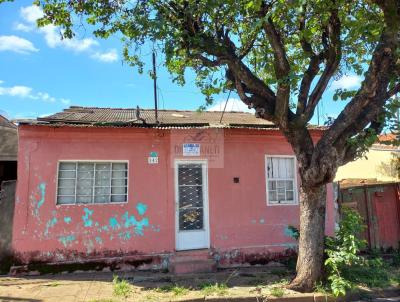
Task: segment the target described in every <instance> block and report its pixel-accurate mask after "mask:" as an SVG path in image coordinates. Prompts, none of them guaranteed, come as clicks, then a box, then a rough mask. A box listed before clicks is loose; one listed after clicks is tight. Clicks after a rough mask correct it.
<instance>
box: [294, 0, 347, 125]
mask: <svg viewBox="0 0 400 302" xmlns="http://www.w3.org/2000/svg"><path fill="white" fill-rule="evenodd" d="M340 33H341V24H340V20H339V16H338V10H337V7H333V8H332V9H331V12H330V17H329V22H328V24H327V27H326V36H327V37H328V38H329V43H328V46H327V47H328V48H327V50H326V58H327V62H326V67H325V69H324V71H323V73H322V75H321V77H320V78H319V80H318V82H317V84H316V86H315V88H314V90H313V92H312V93H311V95H310V97H309V99H308V101H307V105H306V107H305V110H304V117H303V118H304V121H305V122H307V121H309V120H310V119H311V117H312V116H313V115H314V110H315V108H316V106H317V104H318V102H319V101H320V100H321V97H322V94H323V93H324V91H325V90H326V87H327V86H328V83H329V81H330V79H331V78H332V76H333V75H334V74H335V72H336V70H337V68H338V67H339V63H340V60H341V56H342V52H341V40H340ZM315 60H316V59H315ZM313 63H314V64H316V62H313ZM312 67H314V66H312ZM314 68H316V67H314ZM314 72H315V71H314ZM314 72H310V75H311V76H312V75H313V74H314ZM308 85H311V83H309V84H308V83H305V87H304V88H305V90H306V88H307V86H308ZM305 90H304V91H303V92H302V94H305ZM303 102H304V101H303Z"/></svg>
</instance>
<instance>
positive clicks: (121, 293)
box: [113, 275, 132, 298]
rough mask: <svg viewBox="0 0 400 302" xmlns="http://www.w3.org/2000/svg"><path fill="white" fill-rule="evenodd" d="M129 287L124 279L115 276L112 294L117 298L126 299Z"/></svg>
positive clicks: (129, 291) (129, 290)
mask: <svg viewBox="0 0 400 302" xmlns="http://www.w3.org/2000/svg"><path fill="white" fill-rule="evenodd" d="M131 290H132V289H131V285H130V284H129V282H128V281H126V280H124V279H119V278H118V276H117V275H115V276H114V278H113V293H114V295H115V296H117V297H121V298H127V297H128V296H129V294H130V293H131Z"/></svg>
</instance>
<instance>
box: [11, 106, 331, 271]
mask: <svg viewBox="0 0 400 302" xmlns="http://www.w3.org/2000/svg"><path fill="white" fill-rule="evenodd" d="M154 116H155V112H154V111H153V110H141V111H138V110H133V109H110V108H83V107H71V108H69V109H66V110H64V111H63V112H60V113H57V114H54V115H51V116H48V117H45V118H38V120H31V121H21V122H20V124H19V157H18V160H19V171H18V172H19V179H18V185H17V197H16V198H17V199H16V208H15V220H14V227H13V248H14V251H15V252H16V254H17V255H18V257H19V258H20V260H23V261H25V262H28V261H31V260H36V261H38V260H39V261H61V260H77V259H81V260H82V259H89V258H94V257H111V256H121V255H122V256H124V255H125V256H127V255H131V256H135V257H136V258H135V259H138V258H140V257H142V259H149V257H150V260H143V261H148V262H146V263H150V264H151V265H153V266H152V267H160V266H162V265H165V263H168V261H163V260H171V262H172V261H173V259H175V258H174V257H177V254H176V253H175V252H176V251H186V250H196V249H203V250H202V252H204V253H206V254H207V255H212V256H213V259H212V260H213V261H217V262H218V264H219V265H220V266H224V265H230V264H233V263H243V262H248V263H265V262H266V261H269V260H271V259H275V258H277V257H280V256H282V255H287V254H288V253H290V251H291V250H293V249H295V248H296V245H297V242H296V240H295V239H294V238H293V232H292V229H291V228H290V226H294V227H298V224H299V205H298V199H299V196H298V195H299V194H298V185H299V177H298V175H297V173H296V171H297V168H296V160H295V157H294V154H293V151H292V148H291V146H290V145H289V143H288V142H287V141H286V139H285V138H284V136H283V135H282V133H281V132H280V131H279V130H278V129H277V128H276V127H274V125H273V124H272V123H270V122H268V121H265V120H262V119H257V118H255V117H254V115H252V114H249V113H239V112H236V113H235V112H226V113H225V115H224V116H223V121H222V123H220V118H221V112H201V113H200V112H194V111H172V110H171V111H170V110H160V111H158V116H159V120H158V122H157V121H156V120H155V117H154ZM323 130H324V128H323V127H310V131H311V135H312V137H313V138H314V139H315V140H318V139H319V137H320V136H321V135H322V133H323ZM327 187H328V195H327V220H326V232H327V233H328V234H332V232H333V229H334V205H333V198H332V196H333V193H332V186H331V185H328V186H327ZM197 253H199V252H197ZM178 255H179V253H178ZM171 256H172V257H171ZM146 257H147V258H146ZM193 257H197V258H196V259H197V260H198V261H199V259H203V258H201V257H200V258H198V257H199V255H198V254H195V255H194V256H193ZM157 259H158V260H157ZM160 259H161V260H160ZM209 260H210V259H207V260H206V261H209ZM192 267H193V266H192Z"/></svg>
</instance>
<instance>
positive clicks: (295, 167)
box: [264, 154, 299, 207]
mask: <svg viewBox="0 0 400 302" xmlns="http://www.w3.org/2000/svg"><path fill="white" fill-rule="evenodd" d="M268 157H280V158H293V159H294V161H293V164H294V170H293V172H294V184H293V197H294V203H270V202H269V192H268V173H267V165H268V162H267V160H268ZM264 174H265V191H266V197H267V206H269V207H274V206H297V205H298V204H299V198H298V196H299V187H298V185H297V175H298V171H297V159H296V156H295V155H283V154H279V155H275V154H266V155H265V160H264Z"/></svg>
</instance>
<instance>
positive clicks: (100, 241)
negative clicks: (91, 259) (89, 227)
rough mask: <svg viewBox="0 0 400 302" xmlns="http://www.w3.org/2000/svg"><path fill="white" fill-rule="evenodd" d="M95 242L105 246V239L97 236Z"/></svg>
mask: <svg viewBox="0 0 400 302" xmlns="http://www.w3.org/2000/svg"><path fill="white" fill-rule="evenodd" d="M95 240H96V242H97V243H98V244H103V239H101V237H100V236H97V237H96V238H95Z"/></svg>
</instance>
